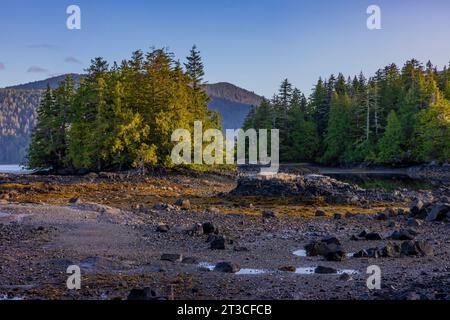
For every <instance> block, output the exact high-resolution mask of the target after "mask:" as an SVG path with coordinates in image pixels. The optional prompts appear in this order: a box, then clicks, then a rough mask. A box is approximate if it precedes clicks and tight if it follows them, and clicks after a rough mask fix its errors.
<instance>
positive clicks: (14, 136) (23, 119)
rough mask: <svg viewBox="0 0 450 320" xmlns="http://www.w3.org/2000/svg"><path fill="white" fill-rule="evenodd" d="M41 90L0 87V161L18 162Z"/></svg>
mask: <svg viewBox="0 0 450 320" xmlns="http://www.w3.org/2000/svg"><path fill="white" fill-rule="evenodd" d="M40 97H41V91H39V90H12V89H0V151H1V152H0V163H18V162H20V161H21V160H22V159H23V158H24V156H25V153H26V148H27V146H28V144H29V142H30V131H31V129H32V128H33V127H34V125H35V123H36V106H37V105H38V104H39V101H40Z"/></svg>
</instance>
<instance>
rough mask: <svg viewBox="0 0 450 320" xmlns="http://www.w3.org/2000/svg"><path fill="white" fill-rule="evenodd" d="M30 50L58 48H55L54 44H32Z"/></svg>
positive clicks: (29, 46)
mask: <svg viewBox="0 0 450 320" xmlns="http://www.w3.org/2000/svg"><path fill="white" fill-rule="evenodd" d="M28 48H30V49H48V50H54V49H56V48H57V46H55V45H54V44H49V43H39V44H30V45H28Z"/></svg>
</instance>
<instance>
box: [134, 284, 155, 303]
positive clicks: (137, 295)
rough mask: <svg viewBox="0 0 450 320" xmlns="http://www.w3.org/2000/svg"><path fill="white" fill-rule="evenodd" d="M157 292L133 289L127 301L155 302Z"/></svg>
mask: <svg viewBox="0 0 450 320" xmlns="http://www.w3.org/2000/svg"><path fill="white" fill-rule="evenodd" d="M155 299H156V292H155V291H154V290H152V289H150V288H148V287H147V288H144V289H132V290H131V291H130V293H129V294H128V298H127V300H141V301H142V300H155Z"/></svg>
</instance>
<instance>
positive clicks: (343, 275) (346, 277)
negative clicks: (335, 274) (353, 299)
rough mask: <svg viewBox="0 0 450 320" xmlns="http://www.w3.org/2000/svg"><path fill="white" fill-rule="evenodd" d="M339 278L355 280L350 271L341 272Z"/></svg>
mask: <svg viewBox="0 0 450 320" xmlns="http://www.w3.org/2000/svg"><path fill="white" fill-rule="evenodd" d="M339 280H341V281H351V280H353V278H352V276H351V275H349V274H348V273H343V274H341V275H340V276H339Z"/></svg>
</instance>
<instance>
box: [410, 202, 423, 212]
mask: <svg viewBox="0 0 450 320" xmlns="http://www.w3.org/2000/svg"><path fill="white" fill-rule="evenodd" d="M423 207H424V203H423V202H422V200H419V199H417V200H414V201H413V203H411V206H410V207H409V211H410V212H411V214H412V215H413V216H417V215H418V214H419V213H420V211H421V210H422V209H423Z"/></svg>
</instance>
